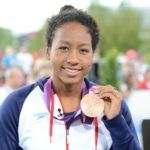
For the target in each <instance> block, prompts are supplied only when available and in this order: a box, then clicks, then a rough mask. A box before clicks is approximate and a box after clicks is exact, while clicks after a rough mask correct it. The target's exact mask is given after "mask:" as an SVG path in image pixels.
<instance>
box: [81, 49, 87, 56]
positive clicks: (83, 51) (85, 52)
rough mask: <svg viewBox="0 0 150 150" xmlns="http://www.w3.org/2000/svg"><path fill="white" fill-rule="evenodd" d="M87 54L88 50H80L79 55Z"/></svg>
mask: <svg viewBox="0 0 150 150" xmlns="http://www.w3.org/2000/svg"><path fill="white" fill-rule="evenodd" d="M87 53H89V50H88V49H80V54H84V55H85V54H87Z"/></svg>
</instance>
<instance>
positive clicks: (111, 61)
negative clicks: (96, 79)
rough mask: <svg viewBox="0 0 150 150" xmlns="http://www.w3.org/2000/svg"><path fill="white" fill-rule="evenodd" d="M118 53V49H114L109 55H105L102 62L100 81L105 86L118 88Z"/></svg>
mask: <svg viewBox="0 0 150 150" xmlns="http://www.w3.org/2000/svg"><path fill="white" fill-rule="evenodd" d="M117 55H118V51H117V49H116V48H112V49H111V50H110V51H109V53H107V54H106V55H105V57H104V58H103V60H102V68H101V70H100V79H101V80H100V81H101V84H103V85H107V84H109V85H112V86H114V87H117V88H118V78H117V74H118V64H117V62H116V57H117Z"/></svg>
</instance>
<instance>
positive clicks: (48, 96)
mask: <svg viewBox="0 0 150 150" xmlns="http://www.w3.org/2000/svg"><path fill="white" fill-rule="evenodd" d="M91 90H93V89H92V88H91ZM87 93H88V89H87V87H86V84H85V82H83V89H82V96H84V95H85V94H87ZM44 101H45V104H46V107H47V109H48V110H49V112H50V126H49V136H50V142H52V136H53V117H54V90H53V87H52V80H51V79H49V80H48V81H47V82H46V83H45V85H44ZM78 110H79V109H78ZM78 110H77V111H78ZM77 111H75V112H74V113H73V114H71V115H67V116H64V117H63V118H62V119H58V118H56V117H54V118H55V119H58V120H62V121H64V122H65V126H66V122H67V121H68V120H70V119H71V118H73V117H74V116H75V114H76V113H77ZM94 126H95V131H94V132H95V150H97V144H98V118H97V117H95V118H94ZM68 132H69V130H68V129H67V128H66V150H69V143H68V139H67V136H68V134H69V133H68Z"/></svg>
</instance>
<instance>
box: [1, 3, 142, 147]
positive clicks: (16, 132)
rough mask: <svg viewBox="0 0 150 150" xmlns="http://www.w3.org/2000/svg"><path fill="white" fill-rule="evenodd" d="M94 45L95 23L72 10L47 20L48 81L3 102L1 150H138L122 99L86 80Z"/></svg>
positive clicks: (113, 90)
mask: <svg viewBox="0 0 150 150" xmlns="http://www.w3.org/2000/svg"><path fill="white" fill-rule="evenodd" d="M98 42H99V31H98V27H97V24H96V22H95V20H94V19H93V18H92V17H91V16H90V15H88V14H87V13H86V12H84V11H82V10H79V9H76V8H74V7H73V6H70V5H66V6H64V7H62V8H61V10H60V12H59V13H58V14H57V15H54V16H52V17H51V18H50V19H49V20H48V24H47V30H46V43H47V48H46V53H47V57H48V59H49V60H50V62H51V67H50V68H51V69H52V72H51V77H48V78H42V79H39V81H37V82H36V83H34V84H32V85H29V86H25V87H23V88H21V89H19V90H17V91H15V92H13V93H11V94H10V95H9V96H8V97H7V98H6V99H5V101H4V103H3V104H2V106H1V109H0V129H1V132H0V148H1V149H3V150H16V149H17V150H23V149H25V150H59V149H61V150H84V149H85V150H93V149H95V150H99V149H100V150H110V149H111V150H112V149H113V150H140V147H139V143H138V139H137V136H136V132H135V129H134V125H133V122H132V118H131V115H130V111H129V110H128V108H127V105H126V104H125V102H124V101H123V100H122V94H121V93H120V92H119V91H117V90H116V88H114V87H112V86H111V85H106V86H101V85H96V84H95V83H92V82H90V81H89V80H87V79H86V78H85V76H86V75H87V73H88V72H89V71H90V69H91V65H92V59H93V54H94V51H95V49H96V46H97V44H98ZM88 94H89V95H88ZM87 95H88V96H87ZM84 99H85V101H83V100H84ZM86 99H88V101H86ZM82 102H83V103H82ZM87 103H88V106H91V108H90V107H89V108H88V109H89V110H86V112H88V113H87V114H86V113H84V111H83V110H82V109H81V108H80V104H82V106H83V107H82V108H85V107H84V105H85V104H87ZM97 105H101V106H102V107H101V106H100V107H97ZM95 109H96V110H95ZM98 109H100V112H102V114H101V115H100V114H99V113H97V111H99V110H98ZM92 110H93V111H92ZM95 114H96V115H95Z"/></svg>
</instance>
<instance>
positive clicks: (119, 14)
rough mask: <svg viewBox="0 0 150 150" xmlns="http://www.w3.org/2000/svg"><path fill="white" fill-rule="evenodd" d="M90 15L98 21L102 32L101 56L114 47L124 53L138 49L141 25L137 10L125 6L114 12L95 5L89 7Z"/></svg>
mask: <svg viewBox="0 0 150 150" xmlns="http://www.w3.org/2000/svg"><path fill="white" fill-rule="evenodd" d="M89 13H90V14H91V15H92V16H93V17H94V18H95V19H96V21H97V23H98V25H99V28H100V31H101V45H100V53H101V56H105V54H106V53H108V52H109V50H110V49H111V48H113V47H116V48H117V49H118V50H119V51H122V52H123V51H126V50H128V49H130V48H134V49H138V47H139V45H140V44H141V42H140V37H139V31H140V30H141V23H140V15H139V14H138V12H137V11H136V10H134V9H133V8H129V7H124V6H123V5H121V6H120V8H119V9H117V10H113V9H108V8H105V7H102V6H100V5H95V4H93V5H91V6H90V7H89Z"/></svg>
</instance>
